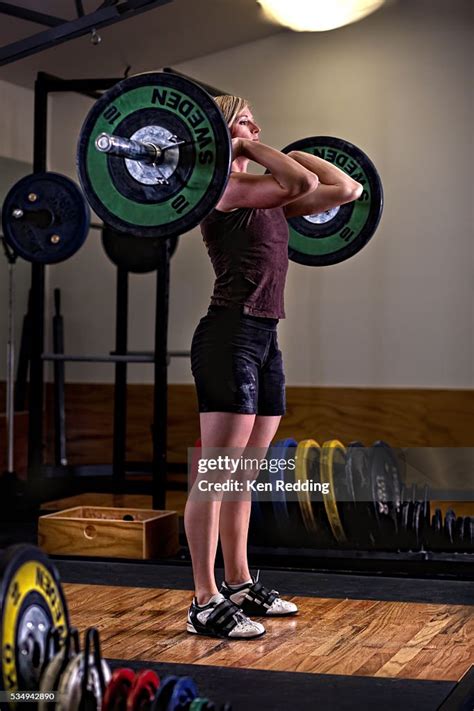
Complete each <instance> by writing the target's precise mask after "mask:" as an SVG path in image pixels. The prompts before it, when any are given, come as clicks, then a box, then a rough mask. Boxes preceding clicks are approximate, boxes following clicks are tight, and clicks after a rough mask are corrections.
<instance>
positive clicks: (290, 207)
mask: <svg viewBox="0 0 474 711" xmlns="http://www.w3.org/2000/svg"><path fill="white" fill-rule="evenodd" d="M288 155H289V156H290V157H291V158H292V159H293V160H294V161H295V162H297V163H299V164H300V165H302V166H304V167H305V168H307V169H308V170H310V171H312V172H314V173H315V174H316V175H317V176H318V178H319V186H318V189H317V190H315V191H314V192H313V193H309V194H306V195H304V196H302V197H301V198H298V199H296V200H293V201H292V202H291V203H289V204H287V205H286V206H285V214H286V216H287V217H297V216H299V215H311V214H316V213H318V212H324V211H325V210H330V209H331V208H334V207H338V206H339V205H344V203H346V202H352V201H353V200H357V199H358V198H359V197H360V196H361V195H362V191H363V189H364V188H363V186H362V185H361V184H360V183H358V182H357V181H356V180H353V179H352V178H351V177H350V175H347V173H344V171H342V170H340V169H339V168H337V167H336V166H335V165H333V164H332V163H329V162H328V161H326V160H323V159H322V158H318V157H317V156H313V155H311V154H310V153H305V152H304V151H290V153H288Z"/></svg>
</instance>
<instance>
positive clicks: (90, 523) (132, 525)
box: [38, 506, 179, 559]
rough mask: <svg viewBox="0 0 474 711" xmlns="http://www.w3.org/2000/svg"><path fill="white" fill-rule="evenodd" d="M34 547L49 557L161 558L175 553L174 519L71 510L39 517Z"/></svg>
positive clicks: (165, 514) (170, 514) (128, 511)
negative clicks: (36, 545) (36, 540)
mask: <svg viewBox="0 0 474 711" xmlns="http://www.w3.org/2000/svg"><path fill="white" fill-rule="evenodd" d="M125 517H126V518H125ZM128 517H131V518H132V519H133V520H127V518H128ZM124 518H125V520H124ZM38 545H39V546H40V547H41V548H42V549H43V550H44V551H45V552H46V553H51V554H53V555H77V556H98V557H99V556H100V557H103V558H138V559H145V558H163V557H166V556H170V555H174V554H175V553H176V552H177V551H178V548H179V541H178V515H177V513H176V511H154V510H152V509H132V508H109V507H106V506H75V507H74V508H70V509H65V510H64V511H58V512H56V513H51V514H46V515H45V516H40V517H39V520H38Z"/></svg>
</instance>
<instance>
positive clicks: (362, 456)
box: [346, 442, 376, 548]
mask: <svg viewBox="0 0 474 711" xmlns="http://www.w3.org/2000/svg"><path fill="white" fill-rule="evenodd" d="M346 471H347V476H348V479H349V480H350V482H351V484H352V489H353V497H354V504H355V505H354V523H353V525H352V526H351V537H352V540H353V542H354V544H355V546H356V547H360V548H372V547H373V545H374V543H375V537H376V533H375V531H376V522H375V517H374V513H373V506H372V491H371V482H370V470H369V455H368V450H367V449H366V448H365V447H364V445H363V444H362V442H351V443H350V444H349V445H348V447H347V451H346Z"/></svg>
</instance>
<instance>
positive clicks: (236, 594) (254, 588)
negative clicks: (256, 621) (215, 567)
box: [219, 570, 298, 617]
mask: <svg viewBox="0 0 474 711" xmlns="http://www.w3.org/2000/svg"><path fill="white" fill-rule="evenodd" d="M259 574H260V571H259V570H257V574H256V576H255V577H253V576H252V579H251V580H248V581H247V582H245V583H241V584H240V585H229V584H228V583H226V582H225V581H224V582H223V583H222V585H221V588H220V590H219V592H220V593H221V594H222V595H224V597H225V598H227V600H231V601H232V602H233V603H235V604H236V605H238V606H239V607H240V608H241V609H242V611H243V612H244V613H245V614H246V615H252V616H261V615H264V616H265V617H285V616H288V615H295V614H296V613H297V612H298V608H297V606H296V605H295V603H294V602H289V601H288V600H282V598H281V597H279V595H280V593H279V592H278V590H269V589H268V588H266V587H265V586H264V585H262V583H259V581H258V578H259Z"/></svg>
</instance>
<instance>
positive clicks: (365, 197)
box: [283, 136, 383, 267]
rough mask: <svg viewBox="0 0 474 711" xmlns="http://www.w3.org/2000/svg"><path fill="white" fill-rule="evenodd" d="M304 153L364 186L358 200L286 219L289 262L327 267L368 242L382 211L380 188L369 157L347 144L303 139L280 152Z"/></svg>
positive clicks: (328, 139)
mask: <svg viewBox="0 0 474 711" xmlns="http://www.w3.org/2000/svg"><path fill="white" fill-rule="evenodd" d="M294 150H298V151H304V152H306V153H310V154H312V155H315V156H318V157H319V158H322V159H323V160H326V161H329V162H330V163H333V164H334V165H336V166H337V167H338V168H341V170H343V171H344V172H345V173H347V174H348V175H350V176H351V178H353V179H354V180H357V181H358V182H359V183H361V184H362V185H363V187H364V191H363V193H362V195H361V196H360V198H359V199H358V200H355V201H353V202H350V203H347V204H346V205H341V207H338V208H335V209H334V210H328V211H327V212H323V213H320V214H319V215H306V216H304V217H292V218H290V219H289V220H288V223H289V227H290V242H289V250H288V254H289V257H290V259H291V260H293V261H294V262H298V263H299V264H306V265H308V266H317V267H321V266H327V265H329V264H337V263H338V262H343V261H344V260H346V259H349V257H352V256H353V255H354V254H357V252H359V251H360V250H361V249H362V248H363V247H364V246H365V245H366V244H367V242H368V241H369V240H370V239H371V237H372V236H373V234H374V232H375V230H376V229H377V226H378V224H379V221H380V218H381V216H382V209H383V189H382V182H381V180H380V177H379V174H378V173H377V170H376V168H375V166H374V164H373V163H372V161H371V160H370V158H368V156H367V155H366V154H365V153H364V152H363V151H362V150H361V149H360V148H357V146H355V145H354V144H352V143H349V141H345V140H343V139H341V138H333V137H331V136H313V137H310V138H303V139H302V140H300V141H295V142H294V143H291V144H290V145H289V146H286V148H283V153H289V152H290V151H294Z"/></svg>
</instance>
